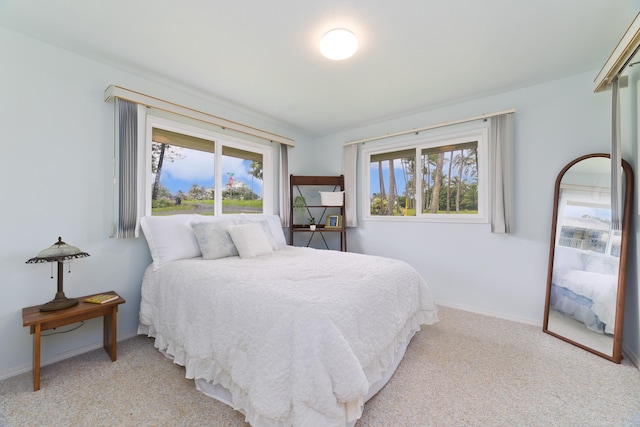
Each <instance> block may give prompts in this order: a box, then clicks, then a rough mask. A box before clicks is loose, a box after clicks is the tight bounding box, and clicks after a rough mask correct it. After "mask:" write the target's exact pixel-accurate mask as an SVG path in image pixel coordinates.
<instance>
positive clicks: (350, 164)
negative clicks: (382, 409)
mask: <svg viewBox="0 0 640 427" xmlns="http://www.w3.org/2000/svg"><path fill="white" fill-rule="evenodd" d="M357 163H358V145H357V144H351V145H345V146H344V148H343V152H342V171H343V175H344V208H345V219H344V220H345V225H346V226H347V227H357V226H358V218H357V211H356V199H357V197H356V169H357Z"/></svg>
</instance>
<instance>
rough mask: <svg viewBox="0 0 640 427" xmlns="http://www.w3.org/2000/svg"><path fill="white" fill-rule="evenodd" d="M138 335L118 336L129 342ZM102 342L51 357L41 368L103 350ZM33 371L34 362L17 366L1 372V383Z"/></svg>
mask: <svg viewBox="0 0 640 427" xmlns="http://www.w3.org/2000/svg"><path fill="white" fill-rule="evenodd" d="M136 335H138V334H137V333H136V332H131V333H129V334H123V335H120V334H118V342H120V341H124V340H127V339H129V338H133V337H135V336H136ZM102 346H103V343H102V341H98V342H95V343H92V344H89V345H85V346H82V347H79V348H75V349H73V350H69V351H65V352H64V353H60V354H57V355H55V356H54V357H51V358H49V359H43V360H41V362H40V367H42V366H47V365H51V364H53V363H56V362H60V361H63V360H66V359H69V358H71V357H75V356H78V355H80V354H84V353H88V352H90V351H93V350H97V349H99V348H102ZM32 370H33V362H32V363H29V364H25V365H20V366H17V367H15V368H13V369H9V370H8V371H4V372H0V381H2V380H5V379H7V378H11V377H15V376H16V375H20V374H24V373H25V372H31V371H32Z"/></svg>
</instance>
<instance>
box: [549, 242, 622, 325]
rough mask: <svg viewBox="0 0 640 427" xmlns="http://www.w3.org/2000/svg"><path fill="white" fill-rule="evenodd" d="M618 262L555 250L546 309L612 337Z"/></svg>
mask: <svg viewBox="0 0 640 427" xmlns="http://www.w3.org/2000/svg"><path fill="white" fill-rule="evenodd" d="M618 265H619V258H617V257H614V256H611V255H605V254H600V253H596V252H593V251H586V250H580V249H576V248H570V247H565V246H556V248H555V254H554V266H553V275H552V280H551V294H550V300H549V301H550V306H551V308H553V309H554V310H556V311H558V312H559V313H561V314H562V315H564V316H567V317H570V318H572V319H575V320H577V321H579V322H581V323H583V324H584V325H585V326H586V327H587V328H588V329H589V330H591V331H594V332H597V333H600V334H607V335H609V334H613V328H614V326H615V315H616V312H615V307H616V295H617V289H618Z"/></svg>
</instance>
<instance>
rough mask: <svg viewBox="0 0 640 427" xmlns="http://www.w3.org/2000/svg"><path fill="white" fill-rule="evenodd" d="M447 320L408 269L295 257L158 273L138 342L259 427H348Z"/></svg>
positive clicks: (308, 253) (323, 256) (330, 255)
mask: <svg viewBox="0 0 640 427" xmlns="http://www.w3.org/2000/svg"><path fill="white" fill-rule="evenodd" d="M437 320H438V317H437V314H436V306H435V303H434V301H433V298H432V296H431V292H430V290H429V288H428V287H427V286H426V284H425V282H424V280H423V279H422V277H421V276H420V275H419V274H418V273H417V272H416V271H415V270H414V269H413V268H412V267H410V266H409V265H408V264H406V263H404V262H401V261H397V260H392V259H387V258H381V257H374V256H366V255H359V254H353V253H343V252H335V251H322V250H314V249H308V248H299V247H291V246H286V247H284V248H282V249H280V250H279V251H276V252H274V253H273V254H270V255H266V256H262V257H257V258H253V259H240V258H239V257H230V258H224V259H219V260H215V261H203V260H201V259H190V260H180V261H172V262H169V263H167V264H165V265H163V266H162V267H161V268H159V269H158V271H153V270H152V269H151V268H149V269H148V270H147V272H146V274H145V278H144V281H143V286H142V301H141V305H140V328H139V332H140V333H145V334H148V335H150V336H154V337H155V338H156V341H155V345H156V347H157V348H158V349H160V350H162V351H165V352H166V353H167V354H168V355H169V356H171V357H173V358H174V361H175V363H178V364H180V365H183V366H185V367H186V376H187V377H188V378H204V379H205V380H207V381H212V382H214V383H220V384H221V385H222V386H224V387H226V388H227V389H228V390H230V392H231V394H232V396H233V400H234V405H235V406H236V409H239V410H241V411H242V412H243V413H244V414H245V415H246V419H247V421H248V422H250V423H251V424H252V425H254V426H289V425H295V426H333V425H335V426H338V425H339V426H344V425H345V423H346V422H347V421H352V419H353V418H357V417H359V416H360V415H361V405H362V398H363V395H364V394H365V393H366V392H367V390H368V388H369V385H370V384H372V383H373V382H375V381H376V380H378V379H379V378H380V377H381V376H382V374H383V373H384V371H385V370H386V369H387V367H388V366H389V364H390V363H391V362H392V360H393V353H394V351H395V349H396V346H397V344H398V343H400V342H402V341H403V340H405V339H406V338H407V337H410V336H411V334H412V333H413V332H414V331H415V330H417V329H419V327H420V325H422V324H432V323H435V322H437ZM354 408H355V411H354ZM354 412H355V415H354ZM348 413H349V414H351V415H350V416H348V415H347V414H348Z"/></svg>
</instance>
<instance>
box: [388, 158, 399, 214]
mask: <svg viewBox="0 0 640 427" xmlns="http://www.w3.org/2000/svg"><path fill="white" fill-rule="evenodd" d="M393 160H394V159H389V203H388V204H387V213H386V215H393V209H394V208H395V204H396V194H397V192H398V191H397V189H396V171H395V166H394V164H393Z"/></svg>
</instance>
